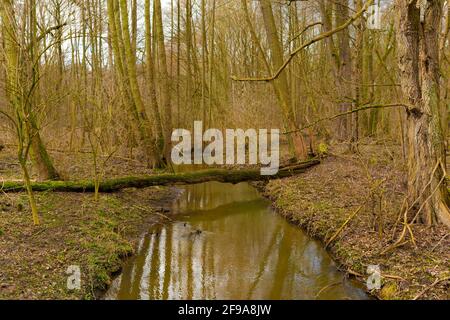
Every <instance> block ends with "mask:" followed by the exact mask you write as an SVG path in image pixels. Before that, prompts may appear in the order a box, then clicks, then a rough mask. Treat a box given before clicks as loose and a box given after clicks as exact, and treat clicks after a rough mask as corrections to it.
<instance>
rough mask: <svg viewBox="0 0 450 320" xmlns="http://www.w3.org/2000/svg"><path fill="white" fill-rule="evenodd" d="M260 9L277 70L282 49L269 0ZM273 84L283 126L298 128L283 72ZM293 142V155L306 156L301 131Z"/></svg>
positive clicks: (280, 62) (274, 68) (280, 60)
mask: <svg viewBox="0 0 450 320" xmlns="http://www.w3.org/2000/svg"><path fill="white" fill-rule="evenodd" d="M260 3H261V11H262V15H263V20H264V27H265V29H266V33H267V40H268V42H269V47H270V52H271V56H272V65H273V66H272V68H273V70H277V69H278V68H279V67H280V66H281V65H283V63H284V58H283V49H282V46H281V42H280V39H279V37H278V31H277V27H276V24H275V18H274V16H273V11H272V5H271V3H270V1H269V0H260ZM274 85H275V86H276V87H277V88H278V90H276V91H278V95H277V96H278V102H279V104H280V107H281V110H282V113H283V118H284V121H285V126H286V129H287V131H295V130H296V129H298V125H297V123H296V121H295V118H294V112H293V109H292V106H291V101H290V100H291V99H290V94H289V84H288V79H287V75H286V73H285V72H283V73H282V74H281V75H280V76H279V77H278V79H276V80H275V81H274ZM292 139H293V142H294V147H295V150H294V155H295V157H297V158H299V159H303V158H306V156H307V151H306V146H305V142H304V140H303V136H302V135H301V133H298V132H297V133H295V134H293V135H292Z"/></svg>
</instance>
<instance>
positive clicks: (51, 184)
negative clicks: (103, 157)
mask: <svg viewBox="0 0 450 320" xmlns="http://www.w3.org/2000/svg"><path fill="white" fill-rule="evenodd" d="M319 163H320V161H319V160H316V159H314V160H310V161H306V162H302V163H298V164H295V165H290V166H287V167H282V168H280V170H279V171H278V173H277V174H276V175H273V176H262V175H261V173H260V169H258V168H256V169H242V170H226V169H211V170H202V171H192V172H186V173H173V174H169V173H167V174H156V175H148V176H137V177H123V178H117V179H108V180H103V181H102V182H101V183H100V188H99V192H102V193H112V192H117V191H120V190H122V189H126V188H147V187H152V186H167V185H188V184H198V183H203V182H209V181H217V182H223V183H232V184H236V183H240V182H245V181H264V180H270V179H278V178H284V177H289V176H292V175H295V174H298V173H302V172H305V170H306V169H308V168H310V167H313V166H315V165H318V164H319ZM32 188H33V191H58V192H94V191H95V186H94V181H90V180H84V181H46V182H33V183H32ZM0 190H2V191H4V192H21V191H24V190H25V186H24V183H23V182H12V181H6V182H3V183H0Z"/></svg>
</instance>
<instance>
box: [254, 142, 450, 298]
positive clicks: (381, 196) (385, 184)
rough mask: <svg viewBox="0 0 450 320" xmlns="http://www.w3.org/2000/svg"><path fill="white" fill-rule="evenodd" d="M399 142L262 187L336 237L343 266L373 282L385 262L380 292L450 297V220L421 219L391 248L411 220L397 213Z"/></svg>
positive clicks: (292, 216)
mask: <svg viewBox="0 0 450 320" xmlns="http://www.w3.org/2000/svg"><path fill="white" fill-rule="evenodd" d="M393 150H395V149H394V148H392V149H390V148H388V147H386V146H375V145H374V146H365V147H363V148H361V154H359V155H349V154H345V153H341V152H339V151H336V154H335V155H330V156H329V157H328V158H327V159H325V160H324V162H323V164H322V165H320V166H318V167H315V168H312V169H311V170H309V171H308V172H307V173H305V174H302V175H299V176H295V177H292V178H286V179H282V180H274V181H271V182H270V183H268V184H266V185H259V189H260V190H261V191H262V192H263V194H264V195H265V196H266V197H268V198H270V199H271V200H272V201H273V205H274V207H275V208H276V209H277V211H278V212H279V213H280V214H282V215H283V216H285V217H286V218H287V219H288V220H290V221H291V222H292V223H294V224H297V225H299V226H300V227H302V228H303V229H304V230H306V231H307V232H308V234H309V235H310V236H312V237H314V238H316V239H318V240H321V241H322V242H323V244H324V245H326V243H327V242H328V241H329V240H330V239H334V240H333V241H331V242H330V243H329V245H328V247H327V249H328V250H329V252H330V253H331V254H332V256H333V257H334V259H335V260H336V261H337V262H338V263H339V264H340V269H342V270H343V271H345V272H347V273H349V274H351V275H352V276H356V278H358V279H359V280H361V281H362V282H365V281H366V277H367V268H368V266H369V265H379V266H380V268H381V272H382V276H383V278H382V288H381V290H373V291H372V292H371V293H372V294H373V295H374V296H376V297H378V298H381V299H449V298H450V295H449V280H448V277H449V276H450V249H449V248H450V237H448V230H447V229H446V228H445V227H435V228H431V229H429V228H426V227H424V226H420V225H415V226H413V227H412V230H411V231H412V236H411V234H410V233H408V234H407V235H406V236H405V238H404V241H403V242H404V243H402V245H401V246H399V247H397V248H395V249H392V250H388V251H386V249H387V248H390V247H392V245H393V244H394V243H395V242H396V241H397V240H398V239H399V237H400V234H401V231H402V228H403V225H402V224H401V223H398V222H397V220H398V216H399V212H400V208H401V206H402V202H403V199H404V196H405V192H406V185H405V181H404V179H403V177H404V176H405V175H404V171H403V168H402V164H401V161H400V160H396V159H399V158H400V157H399V156H398V155H395V154H394V151H393ZM350 217H352V218H351V219H349V218H350ZM344 224H346V225H345V227H344V228H342V226H343V225H344ZM341 228H342V230H341ZM338 230H341V231H340V232H339V231H338Z"/></svg>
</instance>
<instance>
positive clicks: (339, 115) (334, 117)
mask: <svg viewBox="0 0 450 320" xmlns="http://www.w3.org/2000/svg"><path fill="white" fill-rule="evenodd" d="M398 107H404V108H406V109H409V106H408V105H405V104H402V103H392V104H379V105H378V104H377V105H366V106H362V107H360V108H357V109H353V110H349V111H345V112H342V113H338V114H335V115H333V116H331V117H325V118H321V119H319V120H317V121H314V122H311V123H310V124H308V125H306V126H303V127H301V128H299V129H295V130H292V131H286V132H283V133H282V134H291V133H295V132H300V131H303V130H305V129H309V128H311V127H314V126H316V125H318V124H319V123H321V122H324V121H330V120H334V119H337V118H339V117H344V116H348V115H350V114H353V113H356V112H360V111H364V110H369V109H383V108H398Z"/></svg>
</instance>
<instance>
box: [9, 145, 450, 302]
mask: <svg viewBox="0 0 450 320" xmlns="http://www.w3.org/2000/svg"><path fill="white" fill-rule="evenodd" d="M399 149H400V148H399V146H388V145H385V144H382V145H378V144H366V145H364V146H361V147H360V153H359V154H356V155H355V154H348V153H346V152H345V150H346V148H345V147H339V146H337V147H334V148H332V149H331V151H330V152H329V155H328V157H326V158H325V159H324V160H323V163H322V164H321V165H319V166H316V167H314V168H312V169H310V170H308V171H307V172H306V173H304V174H301V175H299V176H295V177H291V178H286V179H282V180H274V181H271V182H269V183H268V184H266V185H264V186H262V187H263V193H264V194H265V196H267V197H269V198H271V199H272V200H273V203H274V206H275V207H276V209H277V210H278V211H279V212H280V213H281V214H282V215H283V216H285V217H286V218H287V219H289V220H290V221H292V222H293V223H295V224H297V225H299V226H301V227H302V228H304V229H305V230H306V231H307V232H308V233H309V234H310V235H311V236H312V237H314V238H316V239H319V240H322V241H323V242H324V245H325V243H326V241H327V239H330V237H332V235H334V234H335V233H336V231H337V230H338V229H339V228H340V227H341V226H342V225H343V224H344V222H345V221H346V220H347V219H348V217H350V216H352V215H354V217H353V218H352V219H350V220H349V222H348V224H347V225H346V227H345V228H343V230H342V232H340V233H339V234H338V235H337V236H336V237H335V241H333V242H331V243H330V245H329V246H328V249H329V251H330V253H331V254H332V256H333V257H334V258H335V260H336V261H337V262H338V264H339V265H340V268H341V269H342V270H343V271H344V272H347V273H349V274H352V275H353V276H356V277H357V278H359V279H361V280H362V281H364V279H365V278H367V267H368V266H369V265H379V266H380V268H381V272H382V276H383V281H382V290H377V291H373V292H372V293H373V294H374V295H376V296H378V297H380V298H383V299H413V298H416V297H418V298H419V299H449V298H450V296H449V281H448V277H449V276H450V249H449V248H450V237H449V236H448V235H449V233H448V230H447V229H446V228H444V227H435V228H432V229H429V228H426V227H424V226H420V225H413V226H412V230H411V231H412V234H413V235H414V242H415V244H414V243H412V242H411V241H408V242H406V243H405V244H404V245H402V246H400V247H398V248H395V249H393V250H390V251H388V252H385V253H383V251H384V250H385V249H386V248H389V247H390V246H391V245H392V244H393V243H395V241H396V240H397V239H398V238H399V236H400V233H401V229H402V224H401V223H397V224H396V221H397V218H398V216H399V212H400V208H401V206H402V203H403V199H404V196H405V191H406V185H405V180H404V177H405V173H404V168H403V166H402V163H403V161H402V160H401V156H400V155H399V154H398V152H396V150H399ZM13 151H14V149H11V148H7V149H6V150H3V151H2V152H0V183H1V180H2V179H3V180H14V179H17V180H21V176H20V174H19V173H20V168H19V167H18V165H17V161H16V160H15V157H14V153H13ZM52 156H53V157H54V159H55V163H56V164H57V166H58V168H59V169H60V171H61V172H62V175H63V178H65V179H71V180H77V179H84V178H89V177H92V170H91V169H90V168H92V166H90V164H91V163H92V161H91V159H90V157H89V155H88V154H83V153H77V154H74V155H70V157H68V156H67V155H64V154H63V153H58V152H53V153H52ZM149 173H151V172H149V171H148V170H147V169H146V168H145V166H141V165H140V164H139V162H138V161H135V160H129V159H125V158H119V157H115V158H112V159H110V161H109V162H108V164H107V166H105V172H104V176H105V177H108V178H112V177H120V176H126V175H130V174H134V175H138V174H149ZM0 185H1V184H0ZM260 187H261V185H260ZM176 196H177V190H176V189H174V188H158V187H154V188H148V189H143V190H135V189H129V190H124V191H122V192H118V193H114V194H102V195H100V200H99V201H98V202H95V201H93V195H92V194H72V193H54V192H43V193H37V201H38V207H39V209H40V215H41V219H42V222H43V223H42V226H40V227H34V226H33V225H32V220H31V215H30V213H29V210H28V201H27V197H26V195H25V194H5V193H1V191H0V299H95V298H98V297H99V296H101V291H102V289H105V288H106V287H107V285H108V284H109V283H110V281H111V276H112V275H113V274H114V273H115V272H118V271H119V270H120V269H121V266H122V262H123V258H124V257H126V256H128V255H130V254H132V253H133V250H134V248H135V245H136V243H137V240H138V239H139V238H140V236H141V235H142V233H143V232H145V231H146V230H148V228H150V227H151V226H152V225H154V224H158V223H165V222H166V221H167V218H165V215H169V214H170V213H167V212H166V211H167V208H168V207H170V204H171V203H172V201H173V199H174V198H175V197H176ZM360 207H361V208H360ZM358 209H360V210H358ZM380 226H382V232H380ZM405 240H411V237H410V234H409V233H408V234H407V235H406V237H405ZM73 265H75V266H80V267H81V271H82V279H81V280H82V282H81V283H82V289H81V290H78V291H71V290H68V289H67V279H68V274H66V272H67V269H68V267H69V266H73ZM443 279H447V280H443Z"/></svg>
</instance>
